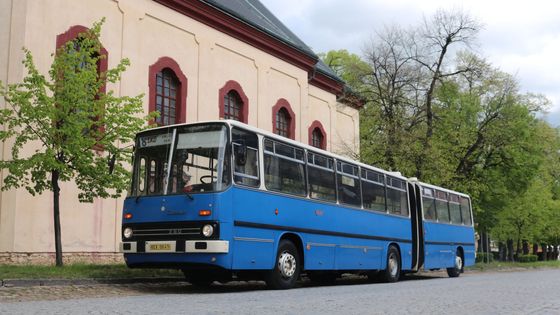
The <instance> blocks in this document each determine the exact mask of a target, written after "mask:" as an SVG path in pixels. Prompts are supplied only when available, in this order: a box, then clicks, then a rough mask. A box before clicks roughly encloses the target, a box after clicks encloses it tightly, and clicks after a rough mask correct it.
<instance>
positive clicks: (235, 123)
mask: <svg viewBox="0 0 560 315" xmlns="http://www.w3.org/2000/svg"><path fill="white" fill-rule="evenodd" d="M220 121H225V122H227V123H228V124H229V125H230V126H234V127H239V128H243V129H246V130H249V131H252V132H254V133H258V134H261V135H263V136H265V137H269V138H274V139H276V140H278V141H281V142H285V143H288V144H291V145H295V146H298V147H300V148H302V149H306V150H308V151H312V152H315V153H319V154H323V155H327V156H330V157H333V158H335V159H337V160H338V161H342V162H346V163H350V164H355V165H359V166H361V167H363V168H366V169H370V170H373V171H376V172H379V173H383V174H386V175H389V176H392V177H395V178H398V179H402V180H404V181H406V180H407V178H406V177H404V176H402V175H401V174H400V173H399V172H389V171H386V170H383V169H380V168H377V167H375V166H371V165H367V164H364V163H361V162H358V161H354V160H351V159H349V158H346V157H343V156H340V155H338V154H335V153H332V152H329V151H325V150H323V149H319V148H316V147H312V146H310V145H308V144H305V143H302V142H298V141H295V140H292V139H289V138H286V137H282V136H279V135H277V134H274V133H272V132H269V131H265V130H262V129H259V128H255V127H253V126H249V125H246V124H244V123H241V122H238V121H235V120H220Z"/></svg>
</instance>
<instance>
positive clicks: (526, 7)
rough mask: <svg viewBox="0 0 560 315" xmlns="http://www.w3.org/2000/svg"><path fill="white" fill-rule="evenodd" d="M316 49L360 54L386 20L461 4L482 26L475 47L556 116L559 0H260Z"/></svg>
mask: <svg viewBox="0 0 560 315" xmlns="http://www.w3.org/2000/svg"><path fill="white" fill-rule="evenodd" d="M262 2H263V3H264V4H265V5H266V6H267V7H268V8H269V9H270V10H271V11H272V12H273V14H275V15H276V16H277V17H278V18H279V19H280V20H281V21H283V22H284V23H285V24H286V25H287V26H288V27H289V28H290V29H291V30H292V31H293V32H294V33H295V34H297V35H298V36H299V37H300V38H301V39H302V40H303V41H304V42H305V43H306V44H308V45H309V46H310V47H311V48H312V49H313V50H314V51H315V52H326V51H328V50H332V49H347V50H349V51H351V52H353V53H357V54H360V53H361V48H362V47H363V46H364V45H365V44H366V43H367V42H369V40H370V38H371V37H372V35H373V34H374V33H375V32H376V31H381V30H382V29H383V27H384V25H393V24H398V25H401V26H404V27H407V26H411V25H417V24H418V23H419V22H420V21H421V20H422V17H423V16H424V15H425V16H430V15H431V14H432V13H433V12H435V10H437V9H439V8H443V9H462V10H464V11H466V12H469V13H470V14H471V15H472V16H473V17H475V18H478V19H479V20H480V21H481V22H482V23H483V24H484V25H485V28H484V29H483V30H482V31H481V33H480V36H479V45H478V46H479V48H477V51H478V52H479V53H482V54H483V55H484V56H485V57H487V59H488V60H489V61H490V62H491V63H492V64H493V65H494V66H496V67H498V68H500V69H502V70H503V71H506V72H508V73H511V74H515V75H516V76H517V78H518V79H519V81H520V83H521V89H522V91H525V92H533V93H542V94H544V95H546V96H547V97H548V98H549V99H550V100H551V101H552V103H553V105H552V108H551V109H550V113H549V114H548V115H547V117H552V118H549V119H554V121H555V122H556V125H558V124H559V120H560V57H559V55H558V52H559V51H560V22H559V19H558V17H559V15H558V12H560V1H543V0H533V1H499V0H497V1H488V0H470V1H463V0H424V1H414V0H393V1H385V0H347V1H340V0H283V1H277V0H262Z"/></svg>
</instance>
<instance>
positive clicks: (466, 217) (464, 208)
mask: <svg viewBox="0 0 560 315" xmlns="http://www.w3.org/2000/svg"><path fill="white" fill-rule="evenodd" d="M461 217H462V218H463V224H464V225H472V221H471V207H470V206H469V199H468V198H465V197H461Z"/></svg>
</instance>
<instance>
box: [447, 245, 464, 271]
mask: <svg viewBox="0 0 560 315" xmlns="http://www.w3.org/2000/svg"><path fill="white" fill-rule="evenodd" d="M464 266H465V253H464V251H463V248H462V247H460V246H459V247H457V250H456V251H455V259H454V260H453V267H451V268H447V275H448V276H449V277H450V278H457V277H459V275H460V274H461V273H462V272H463V271H464Z"/></svg>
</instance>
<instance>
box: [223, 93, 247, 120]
mask: <svg viewBox="0 0 560 315" xmlns="http://www.w3.org/2000/svg"><path fill="white" fill-rule="evenodd" d="M242 110H243V103H242V102H241V98H240V97H239V94H237V92H235V90H231V91H229V92H228V93H227V94H226V95H225V96H224V119H233V120H237V121H242V119H243V117H241V112H242Z"/></svg>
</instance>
